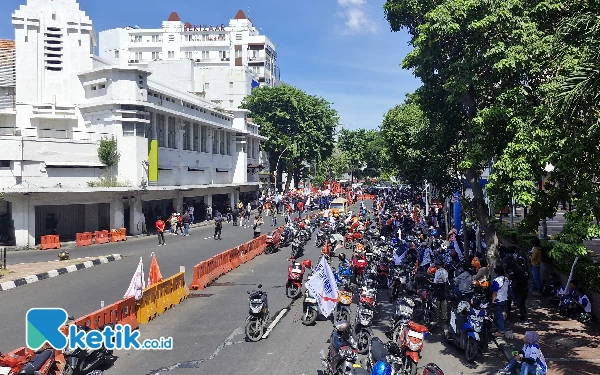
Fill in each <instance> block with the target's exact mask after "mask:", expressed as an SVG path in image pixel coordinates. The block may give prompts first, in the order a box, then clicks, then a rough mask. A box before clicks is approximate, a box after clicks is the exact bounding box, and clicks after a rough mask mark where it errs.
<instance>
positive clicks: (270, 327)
mask: <svg viewBox="0 0 600 375" xmlns="http://www.w3.org/2000/svg"><path fill="white" fill-rule="evenodd" d="M288 310H289V309H288V308H285V309H283V310H281V311H280V312H279V314H277V317H276V318H275V320H273V322H272V323H271V324H270V325H269V327H268V328H267V330H266V331H265V334H264V335H263V337H262V338H263V339H266V338H267V337H269V334H270V333H271V331H272V330H273V328H275V326H276V325H277V323H279V321H280V320H281V318H283V315H285V313H287V312H288Z"/></svg>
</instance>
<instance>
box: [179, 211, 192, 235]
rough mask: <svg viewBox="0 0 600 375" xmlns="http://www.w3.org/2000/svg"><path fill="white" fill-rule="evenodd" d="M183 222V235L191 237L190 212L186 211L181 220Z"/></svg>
mask: <svg viewBox="0 0 600 375" xmlns="http://www.w3.org/2000/svg"><path fill="white" fill-rule="evenodd" d="M181 221H183V235H184V236H189V235H190V224H191V222H192V217H191V216H190V214H189V212H188V211H185V213H184V214H183V217H182V218H181Z"/></svg>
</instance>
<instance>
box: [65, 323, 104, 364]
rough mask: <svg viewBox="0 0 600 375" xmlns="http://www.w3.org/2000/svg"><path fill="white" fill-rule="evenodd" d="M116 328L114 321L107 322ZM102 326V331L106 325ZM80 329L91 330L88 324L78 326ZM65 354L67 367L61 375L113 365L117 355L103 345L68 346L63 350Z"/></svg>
mask: <svg viewBox="0 0 600 375" xmlns="http://www.w3.org/2000/svg"><path fill="white" fill-rule="evenodd" d="M106 326H110V327H112V328H113V329H114V323H111V324H107V325H106ZM106 326H103V327H100V328H99V330H100V331H102V330H103V329H104V327H106ZM77 330H78V331H85V332H87V331H89V330H90V328H89V327H87V326H77ZM63 354H64V356H65V367H64V368H63V371H62V372H61V375H87V374H90V373H91V372H92V371H94V370H97V369H99V368H103V367H105V366H110V365H112V364H113V363H114V362H115V360H116V357H115V356H113V351H112V350H109V349H107V348H106V347H104V346H103V347H102V348H100V349H97V350H89V349H81V348H78V347H77V348H74V349H71V348H68V347H67V348H66V349H64V350H63Z"/></svg>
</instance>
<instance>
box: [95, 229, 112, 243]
mask: <svg viewBox="0 0 600 375" xmlns="http://www.w3.org/2000/svg"><path fill="white" fill-rule="evenodd" d="M109 241H110V236H109V233H108V231H107V230H97V231H95V232H94V243H95V244H103V243H108V242H109Z"/></svg>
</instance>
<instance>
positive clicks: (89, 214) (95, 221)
mask: <svg viewBox="0 0 600 375" xmlns="http://www.w3.org/2000/svg"><path fill="white" fill-rule="evenodd" d="M99 225H100V224H99V216H98V204H97V203H94V204H86V205H85V224H84V228H85V231H86V232H95V231H97V230H100V228H99Z"/></svg>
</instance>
